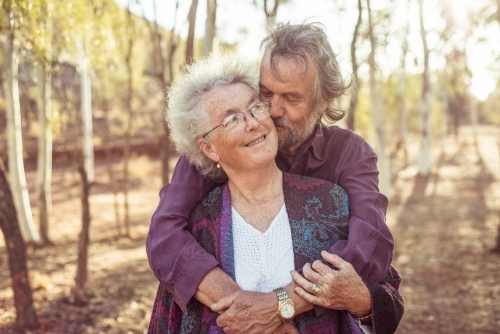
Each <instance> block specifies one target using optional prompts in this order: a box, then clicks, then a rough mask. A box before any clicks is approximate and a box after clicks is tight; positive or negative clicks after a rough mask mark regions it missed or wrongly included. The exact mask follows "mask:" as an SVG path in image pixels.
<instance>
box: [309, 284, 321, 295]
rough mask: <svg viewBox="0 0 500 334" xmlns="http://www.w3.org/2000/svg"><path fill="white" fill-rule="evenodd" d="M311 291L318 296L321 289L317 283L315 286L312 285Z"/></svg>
mask: <svg viewBox="0 0 500 334" xmlns="http://www.w3.org/2000/svg"><path fill="white" fill-rule="evenodd" d="M311 290H312V292H313V293H314V294H315V295H316V294H317V293H318V292H319V287H318V285H317V284H316V283H313V284H312V285H311Z"/></svg>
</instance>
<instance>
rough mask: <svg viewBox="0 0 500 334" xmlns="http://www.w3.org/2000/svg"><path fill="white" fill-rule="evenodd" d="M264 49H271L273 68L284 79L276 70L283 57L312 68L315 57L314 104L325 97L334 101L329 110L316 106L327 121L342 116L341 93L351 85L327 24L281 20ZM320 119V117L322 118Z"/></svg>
mask: <svg viewBox="0 0 500 334" xmlns="http://www.w3.org/2000/svg"><path fill="white" fill-rule="evenodd" d="M260 47H261V50H263V51H264V52H266V51H268V50H270V63H271V70H272V71H273V74H274V76H275V77H276V78H277V79H278V80H280V76H279V73H277V71H276V62H277V61H279V58H282V59H283V58H285V59H287V58H288V59H294V60H297V61H300V62H302V63H303V64H304V65H305V71H307V70H308V66H309V62H310V61H312V63H313V65H314V67H315V69H316V72H317V76H316V80H315V83H314V92H313V94H314V96H313V99H312V103H313V105H312V107H313V108H315V109H317V108H319V106H320V104H321V101H322V100H325V101H332V102H331V104H330V105H329V106H328V108H327V109H326V111H324V113H323V111H322V110H321V111H320V110H315V112H317V113H318V114H319V115H321V116H322V117H323V119H324V120H325V121H326V122H327V123H331V122H335V121H338V120H340V119H342V118H343V117H344V115H345V111H343V110H342V109H341V99H340V98H341V97H342V96H343V95H344V94H346V92H347V91H348V89H349V88H350V86H351V83H349V84H347V83H346V82H345V81H344V79H343V78H342V74H341V73H340V68H339V65H338V63H337V58H336V56H335V53H334V52H333V50H332V47H331V46H330V43H329V42H328V36H327V35H326V33H325V30H324V26H323V25H322V24H321V23H317V22H313V23H303V24H290V23H280V24H279V25H278V26H277V27H276V29H274V30H273V31H272V32H271V35H269V36H268V37H266V38H265V39H264V40H263V41H262V43H261V45H260ZM318 120H319V118H318Z"/></svg>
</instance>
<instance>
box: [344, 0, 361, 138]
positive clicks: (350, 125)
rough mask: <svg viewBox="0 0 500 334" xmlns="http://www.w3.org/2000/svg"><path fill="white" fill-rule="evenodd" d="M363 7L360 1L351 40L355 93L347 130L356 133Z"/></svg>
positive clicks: (350, 104) (348, 114)
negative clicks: (355, 116) (357, 46)
mask: <svg viewBox="0 0 500 334" xmlns="http://www.w3.org/2000/svg"><path fill="white" fill-rule="evenodd" d="M362 14H363V6H362V4H361V0H358V20H357V22H356V26H355V27H354V33H353V34H352V40H351V64H352V77H353V80H354V86H353V92H352V98H351V102H350V103H349V112H348V113H347V128H348V129H351V130H352V131H354V125H355V123H354V119H355V118H354V113H355V111H356V107H357V105H358V92H359V84H360V83H359V81H358V61H357V59H356V41H357V39H358V35H359V27H360V25H361V22H362Z"/></svg>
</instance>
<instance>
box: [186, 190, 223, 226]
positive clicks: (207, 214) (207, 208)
mask: <svg viewBox="0 0 500 334" xmlns="http://www.w3.org/2000/svg"><path fill="white" fill-rule="evenodd" d="M222 189H223V185H220V186H217V187H215V188H214V189H212V190H211V191H210V192H209V193H208V194H207V196H206V197H205V198H203V199H202V200H201V201H200V203H198V204H197V205H196V206H195V208H194V209H193V211H191V215H190V216H189V222H190V223H191V224H192V223H196V222H198V221H200V220H203V219H207V218H208V219H213V218H216V217H218V216H219V215H220V210H221V207H222Z"/></svg>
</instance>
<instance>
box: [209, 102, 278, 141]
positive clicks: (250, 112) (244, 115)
mask: <svg viewBox="0 0 500 334" xmlns="http://www.w3.org/2000/svg"><path fill="white" fill-rule="evenodd" d="M259 104H264V105H268V106H269V107H268V109H269V116H270V115H271V112H270V111H271V106H272V104H271V103H270V102H266V101H261V102H257V103H255V104H254V105H252V106H251V107H250V108H248V110H246V111H245V112H235V113H233V114H231V115H227V116H226V117H225V118H224V119H223V120H222V124H219V125H217V126H216V127H214V128H213V129H212V130H210V131H208V132H205V133H204V134H203V135H202V136H201V137H202V138H205V137H206V136H207V135H208V134H209V133H211V132H212V131H214V130H215V129H218V128H220V127H221V126H222V127H226V125H227V124H226V125H224V122H225V121H226V119H228V118H229V117H231V116H233V115H236V114H243V121H245V122H246V120H247V118H246V117H247V116H246V113H248V114H249V115H250V116H252V117H253V118H256V117H255V116H254V114H253V113H252V109H254V108H255V106H257V105H259Z"/></svg>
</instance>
